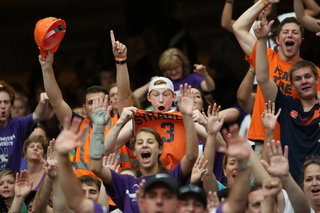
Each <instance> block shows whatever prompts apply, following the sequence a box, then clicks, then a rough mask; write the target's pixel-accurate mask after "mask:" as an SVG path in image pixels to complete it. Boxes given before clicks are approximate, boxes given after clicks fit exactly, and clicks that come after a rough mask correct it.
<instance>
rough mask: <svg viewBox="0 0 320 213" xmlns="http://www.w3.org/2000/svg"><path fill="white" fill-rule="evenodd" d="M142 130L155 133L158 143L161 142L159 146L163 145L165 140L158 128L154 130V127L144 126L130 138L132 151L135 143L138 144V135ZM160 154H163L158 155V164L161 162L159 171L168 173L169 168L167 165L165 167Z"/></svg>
mask: <svg viewBox="0 0 320 213" xmlns="http://www.w3.org/2000/svg"><path fill="white" fill-rule="evenodd" d="M140 132H148V133H151V134H153V135H154V137H155V138H156V140H157V142H158V144H159V147H163V141H162V139H161V137H160V135H159V133H158V132H157V131H156V130H154V129H152V128H147V127H142V128H140V129H139V130H138V131H137V132H136V134H135V135H134V137H133V138H131V140H130V149H131V150H132V151H134V145H135V144H136V140H137V135H138V134H139V133H140ZM160 156H161V155H159V156H158V164H159V171H158V173H168V170H167V169H166V167H164V165H163V163H162V162H161V161H160V159H159V158H160Z"/></svg>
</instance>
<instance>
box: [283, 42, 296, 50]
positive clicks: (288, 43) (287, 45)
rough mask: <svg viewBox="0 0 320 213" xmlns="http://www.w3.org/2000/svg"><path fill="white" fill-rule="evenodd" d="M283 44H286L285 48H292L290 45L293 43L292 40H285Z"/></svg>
mask: <svg viewBox="0 0 320 213" xmlns="http://www.w3.org/2000/svg"><path fill="white" fill-rule="evenodd" d="M285 44H286V48H287V49H292V47H293V45H294V42H293V41H287V42H286V43H285Z"/></svg>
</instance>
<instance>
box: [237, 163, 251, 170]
mask: <svg viewBox="0 0 320 213" xmlns="http://www.w3.org/2000/svg"><path fill="white" fill-rule="evenodd" d="M250 166H251V161H248V162H247V163H245V164H242V165H240V164H238V169H239V170H244V169H247V168H249V167H250Z"/></svg>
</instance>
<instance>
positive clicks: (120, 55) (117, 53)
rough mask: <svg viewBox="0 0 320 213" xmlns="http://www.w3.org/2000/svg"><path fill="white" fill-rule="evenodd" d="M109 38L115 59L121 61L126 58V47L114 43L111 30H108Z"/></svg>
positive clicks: (117, 42) (116, 42)
mask: <svg viewBox="0 0 320 213" xmlns="http://www.w3.org/2000/svg"><path fill="white" fill-rule="evenodd" d="M110 38H111V44H112V52H113V55H114V57H115V58H116V59H123V60H125V59H126V58H127V47H126V45H124V44H122V43H120V42H119V41H116V39H115V36H114V33H113V30H110Z"/></svg>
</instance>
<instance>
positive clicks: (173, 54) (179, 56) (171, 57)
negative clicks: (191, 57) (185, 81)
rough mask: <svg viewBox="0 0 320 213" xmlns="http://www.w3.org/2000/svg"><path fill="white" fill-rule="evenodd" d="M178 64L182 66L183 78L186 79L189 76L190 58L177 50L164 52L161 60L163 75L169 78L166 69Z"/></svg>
mask: <svg viewBox="0 0 320 213" xmlns="http://www.w3.org/2000/svg"><path fill="white" fill-rule="evenodd" d="M173 62H177V63H180V64H181V65H182V77H183V78H185V77H187V75H188V74H189V61H188V58H187V57H186V56H185V54H183V53H182V52H181V51H180V50H179V49H177V48H170V49H167V50H166V51H164V52H163V53H162V54H161V55H160V58H159V67H160V70H161V71H162V73H163V75H164V76H165V77H167V78H168V75H167V73H166V69H167V68H168V66H169V65H170V64H171V63H173Z"/></svg>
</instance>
